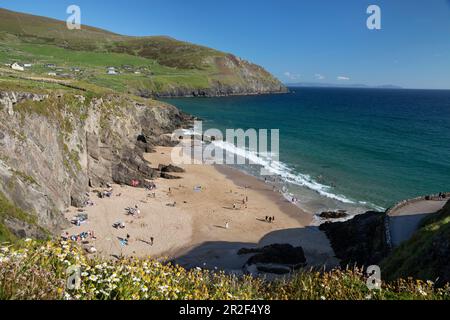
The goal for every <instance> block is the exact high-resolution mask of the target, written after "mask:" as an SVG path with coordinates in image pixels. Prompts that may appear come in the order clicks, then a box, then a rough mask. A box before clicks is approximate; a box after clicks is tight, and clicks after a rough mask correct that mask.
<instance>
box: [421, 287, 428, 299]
mask: <svg viewBox="0 0 450 320" xmlns="http://www.w3.org/2000/svg"><path fill="white" fill-rule="evenodd" d="M419 293H420V294H421V295H422V296H424V297H425V296H426V295H427V293H426V292H425V290H423V289H422V288H421V287H419Z"/></svg>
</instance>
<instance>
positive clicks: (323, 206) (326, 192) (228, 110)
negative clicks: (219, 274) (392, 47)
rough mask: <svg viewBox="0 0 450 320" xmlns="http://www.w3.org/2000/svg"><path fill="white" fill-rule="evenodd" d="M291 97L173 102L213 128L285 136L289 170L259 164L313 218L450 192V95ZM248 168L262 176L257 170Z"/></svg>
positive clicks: (310, 93)
mask: <svg viewBox="0 0 450 320" xmlns="http://www.w3.org/2000/svg"><path fill="white" fill-rule="evenodd" d="M291 90H292V93H290V94H282V95H266V96H245V97H226V98H183V99H170V100H167V101H168V102H169V103H171V104H174V105H176V106H177V107H179V108H180V109H181V110H183V111H185V112H187V113H189V114H192V115H195V116H197V117H199V118H201V119H202V120H203V127H204V128H205V129H208V128H218V129H220V130H222V131H223V132H225V129H238V128H242V129H244V130H247V129H250V128H254V129H279V130H280V149H279V160H280V161H279V162H272V163H270V161H269V160H270V159H266V158H262V159H261V161H260V162H261V164H262V165H264V166H266V165H267V166H268V167H269V168H270V169H271V170H272V171H273V172H274V173H275V174H276V178H275V179H273V183H275V184H277V185H278V186H280V187H282V188H283V190H284V191H285V192H286V194H287V195H289V197H290V196H295V197H297V198H298V199H299V206H301V207H303V208H305V209H307V210H310V211H312V212H320V211H323V210H329V209H331V210H335V209H346V210H349V211H350V212H354V213H360V212H362V211H363V210H366V209H378V210H381V209H383V208H388V207H390V206H392V205H393V204H395V203H396V202H398V201H400V200H403V199H407V198H412V197H416V196H419V195H426V194H431V193H438V192H441V191H450V91H438V90H396V89H393V90H388V89H347V88H291ZM216 143H220V142H216ZM222 146H223V147H224V148H227V146H226V145H225V144H222ZM239 168H240V169H241V170H244V171H246V172H247V173H250V174H253V175H256V176H258V175H259V169H258V168H255V166H250V165H248V166H239Z"/></svg>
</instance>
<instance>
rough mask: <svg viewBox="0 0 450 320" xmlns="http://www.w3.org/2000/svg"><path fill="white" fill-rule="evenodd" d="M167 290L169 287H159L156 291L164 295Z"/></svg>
mask: <svg viewBox="0 0 450 320" xmlns="http://www.w3.org/2000/svg"><path fill="white" fill-rule="evenodd" d="M168 288H169V286H159V287H158V289H159V291H160V292H161V293H164V292H166V291H167V289H168Z"/></svg>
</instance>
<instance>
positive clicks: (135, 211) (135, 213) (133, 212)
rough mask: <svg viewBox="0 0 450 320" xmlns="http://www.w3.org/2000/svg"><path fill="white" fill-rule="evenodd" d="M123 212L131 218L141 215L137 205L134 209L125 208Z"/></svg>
mask: <svg viewBox="0 0 450 320" xmlns="http://www.w3.org/2000/svg"><path fill="white" fill-rule="evenodd" d="M125 211H126V212H127V214H128V215H131V216H133V217H135V216H138V215H140V214H141V210H139V207H138V206H137V205H135V206H134V208H131V207H130V208H126V209H125Z"/></svg>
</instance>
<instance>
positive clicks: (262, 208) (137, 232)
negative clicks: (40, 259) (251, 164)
mask: <svg viewBox="0 0 450 320" xmlns="http://www.w3.org/2000/svg"><path fill="white" fill-rule="evenodd" d="M171 151H172V148H171V147H158V148H156V152H155V153H151V154H146V155H145V159H146V160H147V161H149V163H150V165H151V167H153V168H155V167H158V166H159V165H160V164H163V165H168V164H170V163H171V161H170V153H171ZM181 167H182V168H183V169H185V173H176V174H175V173H174V174H173V175H176V176H179V177H180V178H181V179H170V180H168V179H161V178H159V179H157V180H155V181H154V182H155V184H156V186H157V189H156V190H155V191H148V190H145V189H138V188H131V187H121V186H118V185H114V186H113V190H114V191H113V194H112V197H111V198H107V199H99V198H97V197H96V196H95V193H94V192H93V191H94V190H91V193H90V196H91V198H92V200H93V201H94V206H92V207H88V208H87V209H86V212H87V214H88V216H89V219H88V221H87V223H86V224H84V225H82V226H80V227H76V226H73V227H71V228H70V229H68V230H67V232H69V234H70V235H72V234H78V233H80V232H87V231H94V232H95V236H96V238H97V239H96V240H93V241H92V244H91V245H92V246H94V247H95V248H96V250H97V253H96V255H98V256H102V257H105V258H114V257H115V258H117V257H120V256H133V257H149V256H150V257H153V258H162V257H164V258H167V259H169V260H172V261H174V262H175V263H177V264H179V265H181V266H183V267H186V268H193V267H202V268H210V269H215V268H217V269H220V270H224V271H227V272H241V268H242V266H243V265H244V264H245V262H246V260H247V259H248V256H238V255H237V251H238V250H239V249H241V248H256V247H261V246H266V245H270V244H275V243H278V244H291V245H293V246H302V247H303V249H304V251H305V255H306V258H307V262H308V267H313V266H319V267H322V266H323V265H327V266H334V265H336V264H337V263H338V262H337V260H336V259H335V258H334V252H333V250H332V248H331V245H330V243H329V241H328V239H327V237H326V236H325V234H324V233H322V232H321V231H319V230H318V228H317V227H313V226H311V222H312V220H313V215H312V214H309V213H306V212H304V211H303V210H301V209H300V208H299V207H297V206H296V205H294V204H292V203H290V202H289V201H287V200H286V199H285V197H284V196H283V195H282V194H280V193H278V192H274V191H273V190H272V188H271V186H270V185H267V184H266V183H264V182H263V181H260V180H259V179H257V178H256V177H253V176H250V175H247V174H245V173H242V172H240V171H238V170H235V169H233V168H229V167H226V166H217V165H215V166H209V165H201V166H200V165H186V166H181ZM171 174H172V173H171ZM153 193H155V198H153V197H152V196H153V195H152V194H153ZM119 194H120V197H118V196H117V195H119ZM149 195H151V196H150V197H149ZM246 197H248V204H247V208H244V207H240V205H239V203H242V201H243V199H245V198H246ZM174 203H176V205H175V206H172V205H173V204H174ZM135 205H138V207H139V209H140V211H141V215H140V216H139V217H137V218H134V217H129V216H126V215H125V211H124V209H125V208H126V207H133V206H135ZM234 205H236V207H237V209H233V206H234ZM76 213H77V210H76V209H75V208H71V209H70V210H69V211H68V212H67V214H66V217H67V218H68V219H71V218H73V217H74V215H76ZM266 216H270V217H272V216H274V217H275V222H274V223H268V222H267V221H265V219H264V218H265V217H266ZM118 221H121V222H124V223H125V225H126V227H125V229H123V230H118V229H117V230H116V229H114V228H113V227H112V225H113V224H114V223H116V222H118ZM227 223H228V225H229V228H228V229H226V224H227ZM127 234H129V235H130V237H131V238H130V239H131V240H130V243H129V245H128V246H121V245H120V242H119V238H125V237H126V235H127ZM151 238H153V239H154V244H153V245H150V240H151Z"/></svg>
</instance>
